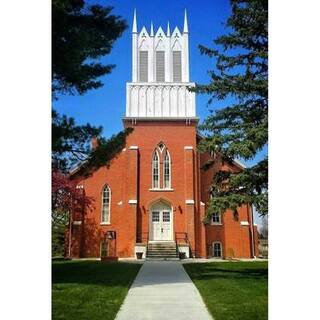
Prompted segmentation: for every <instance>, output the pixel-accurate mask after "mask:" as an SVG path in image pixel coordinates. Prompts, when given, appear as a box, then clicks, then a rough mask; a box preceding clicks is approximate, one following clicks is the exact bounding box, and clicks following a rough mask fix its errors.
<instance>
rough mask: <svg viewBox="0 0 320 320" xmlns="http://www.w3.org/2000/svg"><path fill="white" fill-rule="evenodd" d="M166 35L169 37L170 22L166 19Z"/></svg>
mask: <svg viewBox="0 0 320 320" xmlns="http://www.w3.org/2000/svg"><path fill="white" fill-rule="evenodd" d="M167 37H170V24H169V21H168V24H167Z"/></svg>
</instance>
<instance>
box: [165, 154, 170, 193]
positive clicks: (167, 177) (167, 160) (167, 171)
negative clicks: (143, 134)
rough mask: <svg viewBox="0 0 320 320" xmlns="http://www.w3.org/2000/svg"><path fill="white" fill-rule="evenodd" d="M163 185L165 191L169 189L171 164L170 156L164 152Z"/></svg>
mask: <svg viewBox="0 0 320 320" xmlns="http://www.w3.org/2000/svg"><path fill="white" fill-rule="evenodd" d="M163 182H164V183H163V185H164V188H165V189H170V188H171V163H170V154H169V151H168V150H166V153H165V156H164V161H163Z"/></svg>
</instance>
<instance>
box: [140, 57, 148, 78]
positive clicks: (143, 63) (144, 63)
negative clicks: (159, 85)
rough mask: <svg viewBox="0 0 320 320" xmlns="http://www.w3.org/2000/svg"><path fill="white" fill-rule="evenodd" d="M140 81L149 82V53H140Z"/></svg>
mask: <svg viewBox="0 0 320 320" xmlns="http://www.w3.org/2000/svg"><path fill="white" fill-rule="evenodd" d="M139 81H140V82H148V51H140V52H139Z"/></svg>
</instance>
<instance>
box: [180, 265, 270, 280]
mask: <svg viewBox="0 0 320 320" xmlns="http://www.w3.org/2000/svg"><path fill="white" fill-rule="evenodd" d="M185 266H186V269H187V270H188V271H189V272H190V273H191V274H192V279H194V280H208V279H223V278H225V279H259V280H267V279H268V268H267V266H265V265H250V266H249V267H247V266H244V265H241V263H236V264H234V265H231V264H229V263H227V265H226V266H225V267H223V266H221V264H219V265H214V264H212V263H211V264H208V265H206V266H204V265H202V266H201V267H197V266H196V265H191V264H189V265H185Z"/></svg>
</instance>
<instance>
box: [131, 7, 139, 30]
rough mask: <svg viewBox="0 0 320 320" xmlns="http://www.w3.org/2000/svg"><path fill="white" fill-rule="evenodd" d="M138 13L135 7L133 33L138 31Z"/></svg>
mask: <svg viewBox="0 0 320 320" xmlns="http://www.w3.org/2000/svg"><path fill="white" fill-rule="evenodd" d="M137 32H138V31H137V13H136V9H134V13H133V24H132V33H137Z"/></svg>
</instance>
